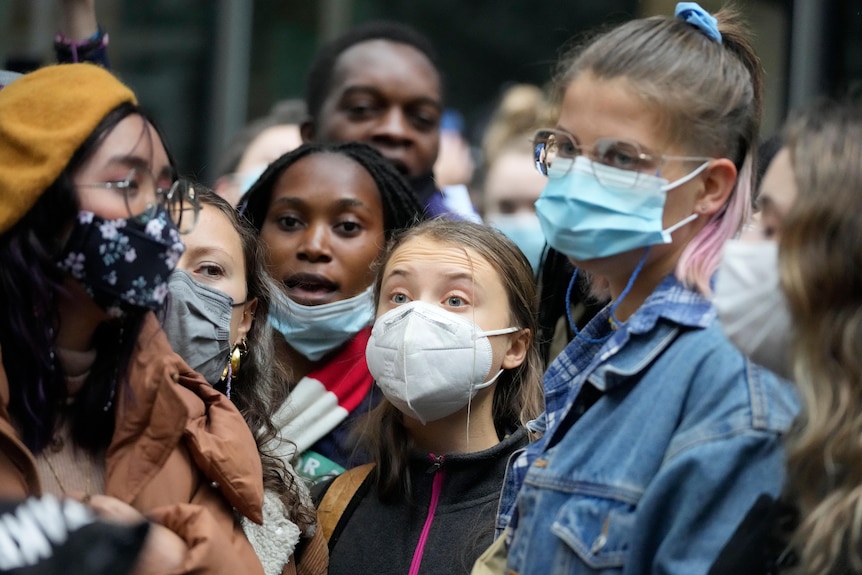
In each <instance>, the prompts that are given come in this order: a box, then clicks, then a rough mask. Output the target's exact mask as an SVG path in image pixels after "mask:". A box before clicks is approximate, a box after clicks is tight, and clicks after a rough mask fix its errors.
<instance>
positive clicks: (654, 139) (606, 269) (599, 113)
mask: <svg viewBox="0 0 862 575" xmlns="http://www.w3.org/2000/svg"><path fill="white" fill-rule="evenodd" d="M557 129H559V130H561V131H564V132H567V133H568V134H570V135H571V136H572V138H573V139H574V141H575V142H576V143H577V144H579V145H580V146H581V147H583V148H585V149H587V150H591V149H592V146H594V145H595V143H596V142H597V141H599V140H602V139H604V140H620V141H625V142H630V143H633V144H637V146H638V147H639V148H640V149H641V151H642V152H643V153H647V154H649V155H651V156H653V157H659V156H690V155H693V154H692V153H690V151H689V150H684V149H680V148H679V147H678V146H674V145H672V144H671V143H670V142H669V139H668V137H667V135H666V133H665V131H664V130H663V129H662V127H661V123H660V118H659V117H658V115H657V114H656V112H655V111H654V110H653V109H651V108H650V107H648V106H647V105H646V104H645V103H644V102H643V101H641V99H640V98H639V97H638V96H637V92H636V91H635V89H634V88H633V87H632V85H631V84H630V83H629V81H628V80H627V79H625V78H615V79H610V80H608V79H600V78H596V77H595V76H593V75H592V74H591V73H589V72H584V73H581V74H579V75H578V76H577V77H576V78H575V79H574V80H573V81H572V82H571V83H570V84H569V85H568V87H567V89H566V91H565V95H564V99H563V104H562V108H561V113H560V119H559V121H558V125H557ZM587 155H588V156H589V154H587ZM697 167H698V166H697V165H694V166H693V165H691V163H684V162H682V161H678V160H668V161H664V162H661V163H660V164H659V165H658V169H659V174H658V175H660V176H661V177H662V178H664V179H666V180H668V181H670V182H674V181H675V180H678V179H679V178H682V177H683V176H686V175H687V174H689V173H690V172H691V171H693V170H694V169H695V168H697ZM650 175H655V170H653V171H652V172H651V173H650ZM702 191H703V183H702V181H701V178H700V177H696V178H694V179H693V180H691V181H689V182H686V183H685V184H682V185H680V186H678V187H675V188H673V189H672V190H670V191H668V192H667V195H666V199H665V205H664V213H663V217H662V227H663V228H668V227H670V226H672V225H674V224H676V223H678V222H680V221H682V220H683V219H685V218H686V217H688V216H690V215H691V214H693V213H696V212H697V211H698V210H697V207H698V198H699V194H700V193H702ZM704 219H705V218H704V217H701V218H699V219H698V220H696V221H695V222H693V223H691V224H689V225H686V226H683V227H682V228H680V229H679V230H677V231H675V232H674V233H673V236H672V237H673V243H672V244H663V245H656V246H653V247H652V249H651V250H650V256H649V259H650V261H656V260H659V259H672V258H675V257H676V256H677V255H678V252H680V251H681V249H682V247H684V245H685V244H687V243H688V240H689V239H691V238H692V237H693V236H694V235H695V233H696V232H697V231H698V230H699V229H700V227H702V225H703V222H700V220H704ZM642 255H643V250H633V251H631V252H625V253H622V254H618V255H614V256H609V257H604V258H597V259H591V260H588V261H587V262H576V264H577V265H578V266H579V267H583V268H584V269H587V270H589V271H591V272H593V273H596V274H599V275H603V276H608V275H612V274H624V275H625V276H626V277H628V275H629V274H630V273H631V270H632V269H634V266H635V265H636V264H637V261H638V260H639V259H640V258H641V257H642ZM648 265H649V264H648Z"/></svg>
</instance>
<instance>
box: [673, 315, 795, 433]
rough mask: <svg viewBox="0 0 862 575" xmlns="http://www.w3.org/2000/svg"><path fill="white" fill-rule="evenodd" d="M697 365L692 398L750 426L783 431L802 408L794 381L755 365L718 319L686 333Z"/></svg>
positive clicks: (743, 424)
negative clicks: (731, 338) (729, 336)
mask: <svg viewBox="0 0 862 575" xmlns="http://www.w3.org/2000/svg"><path fill="white" fill-rule="evenodd" d="M685 341H686V349H685V350H684V354H685V355H686V356H687V357H689V359H690V361H691V362H692V364H693V371H692V372H693V378H692V381H691V389H690V400H691V401H692V402H697V403H700V404H701V405H703V406H708V409H709V411H710V412H712V413H722V414H724V415H723V417H725V418H728V419H733V418H734V417H735V418H736V420H737V421H738V422H739V425H740V426H744V427H747V428H749V429H751V430H760V431H764V432H775V433H784V432H786V431H787V430H788V429H789V428H790V425H791V424H792V422H793V419H794V418H795V417H796V415H797V414H798V412H799V399H798V397H797V395H796V390H795V388H794V387H793V385H792V384H791V383H790V382H788V381H786V380H784V379H781V378H780V377H779V376H777V375H776V374H774V373H772V372H771V371H769V370H767V369H766V368H764V367H762V366H760V365H757V364H755V363H754V362H752V361H751V359H749V358H748V357H747V356H745V354H743V353H742V352H741V351H740V350H739V349H737V348H736V346H734V345H733V343H731V342H730V341H729V340H728V339H727V337H726V336H725V335H724V333H723V332H722V330H721V327H720V326H719V325H718V323H717V322H713V323H712V324H710V325H709V326H707V327H706V328H704V329H701V330H692V331H689V332H687V333H686V334H685Z"/></svg>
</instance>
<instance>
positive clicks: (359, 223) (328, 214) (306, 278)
mask: <svg viewBox="0 0 862 575" xmlns="http://www.w3.org/2000/svg"><path fill="white" fill-rule="evenodd" d="M260 237H261V240H262V241H263V242H264V244H265V245H266V246H267V248H268V258H269V268H270V273H271V274H272V275H273V277H274V278H275V279H276V281H278V282H281V283H283V284H284V287H285V288H286V292H287V295H288V296H289V297H290V298H291V299H292V300H293V301H295V302H297V303H300V304H303V305H320V304H325V303H330V302H334V301H339V300H343V299H347V298H350V297H353V296H355V295H358V294H360V293H362V292H363V291H365V289H367V288H368V286H370V285H371V282H372V281H373V279H374V272H373V271H372V269H371V264H372V263H373V262H374V260H375V259H376V258H377V256H378V255H379V254H380V251H381V249H382V248H383V246H384V242H385V238H384V228H383V204H382V201H381V198H380V192H379V191H378V189H377V185H376V184H375V182H374V179H373V178H372V177H371V175H370V174H369V173H368V172H367V171H365V169H364V168H363V167H362V166H361V165H359V164H358V163H356V162H355V161H353V160H352V159H350V158H348V157H346V156H343V155H341V154H331V153H318V154H312V155H310V156H305V157H304V158H302V159H300V160H297V161H296V162H295V163H294V164H292V165H291V166H290V167H288V168H287V169H286V170H285V171H284V172H283V173H282V174H281V176H279V178H278V180H277V181H276V183H275V186H274V188H273V192H272V198H271V200H270V204H269V208H268V209H267V214H266V219H265V220H264V223H263V226H262V227H261V230H260Z"/></svg>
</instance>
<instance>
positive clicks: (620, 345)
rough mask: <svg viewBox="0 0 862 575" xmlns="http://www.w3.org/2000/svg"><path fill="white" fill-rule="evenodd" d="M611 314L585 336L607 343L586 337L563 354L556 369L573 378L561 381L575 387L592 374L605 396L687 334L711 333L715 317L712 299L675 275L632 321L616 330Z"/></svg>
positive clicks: (604, 314)
mask: <svg viewBox="0 0 862 575" xmlns="http://www.w3.org/2000/svg"><path fill="white" fill-rule="evenodd" d="M610 309H611V306H610V304H609V305H607V306H606V307H605V308H604V309H603V310H602V311H600V312H599V313H598V314H597V316H596V317H595V318H593V320H592V321H590V323H589V324H588V325H587V326H586V327H585V328H584V330H583V332H582V334H583V335H584V336H586V337H587V338H591V339H601V338H604V337H608V336H610V337H608V339H607V340H605V341H604V342H602V343H594V342H590V341H587V340H586V339H585V338H582V337H576V338H575V339H574V340H572V342H571V343H570V344H569V345H568V346H567V347H566V349H565V350H564V351H563V355H564V356H565V359H564V360H563V361H562V362H558V363H559V365H557V366H552V367H556V368H559V369H561V370H563V371H565V372H568V374H567V375H569V376H570V377H563V378H559V379H557V381H560V382H564V381H566V382H571V381H572V379H575V380H577V379H578V377H577V374H579V373H580V374H589V376H588V377H587V378H586V380H587V381H589V382H590V383H591V384H592V385H594V386H595V387H596V388H597V389H599V390H600V391H607V390H608V389H610V388H612V387H613V386H614V385H615V384H616V383H617V382H619V381H623V380H625V378H626V377H628V376H631V375H634V374H636V373H638V372H640V371H641V370H642V369H643V368H644V367H646V366H647V365H649V363H650V362H651V361H652V359H653V358H654V357H656V356H657V355H658V354H660V353H661V352H662V351H663V350H664V349H665V348H666V347H667V346H668V345H670V343H671V342H672V341H673V340H674V339H675V338H676V335H677V334H678V333H679V332H680V330H681V329H692V328H693V329H699V328H705V327H707V326H708V325H709V324H710V323H711V322H712V321H713V319H714V318H715V311H714V309H713V308H712V305H711V304H710V302H709V300H707V299H706V298H705V297H704V296H702V295H701V294H699V293H697V292H695V291H693V290H691V289H689V288H686V287H685V286H684V285H683V284H682V282H680V281H679V280H678V279H677V278H676V276H675V275H673V274H671V275H669V276H667V277H666V278H665V279H664V280H662V282H661V283H660V284H659V285H658V287H657V288H656V289H655V290H653V292H652V293H651V294H650V295H649V297H647V299H646V300H645V301H644V303H643V304H641V306H640V307H639V308H638V309H637V311H636V312H635V313H634V314H633V315H632V316H631V317H630V318H629V320H628V321H626V322H625V323H624V324H622V325H621V326H619V327H618V328H616V329H614V328H612V327H611V320H610ZM644 334H649V338H647V339H646V340H645V342H644V343H645V345H630V344H629V340H632V344H635V343H636V340H637V339H638V337H637V336H640V335H644ZM550 381H552V378H546V380H545V382H546V385H547V384H548V383H550ZM582 383H583V382H582V381H581V382H579V383H578V386H580V385H581V384H582ZM567 385H570V383H568V384H567Z"/></svg>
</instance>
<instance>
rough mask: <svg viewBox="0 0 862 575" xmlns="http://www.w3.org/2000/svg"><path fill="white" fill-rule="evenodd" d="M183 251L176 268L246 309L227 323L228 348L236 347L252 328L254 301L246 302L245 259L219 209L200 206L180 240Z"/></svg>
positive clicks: (236, 310)
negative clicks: (229, 342) (191, 226)
mask: <svg viewBox="0 0 862 575" xmlns="http://www.w3.org/2000/svg"><path fill="white" fill-rule="evenodd" d="M183 243H184V244H185V246H186V251H185V252H184V253H183V255H182V257H181V258H180V261H179V263H178V264H177V268H178V269H181V270H185V271H187V272H188V273H189V274H190V275H191V276H192V277H193V278H194V279H196V280H197V281H199V282H201V283H202V284H205V285H207V286H210V287H212V288H215V289H217V290H219V291H221V292H223V293H225V294H227V295H228V296H230V298H231V299H232V300H233V303H234V304H238V303H240V302H245V305H241V306H237V307H234V308H233V311H232V312H231V320H230V341H231V345H234V344H236V343H238V342H239V341H240V340H241V339H242V338H243V337H244V336H245V334H246V333H248V330H249V329H250V328H251V322H252V318H253V315H252V314H253V313H254V308H255V307H256V305H257V302H256V300H252V301H246V300H247V299H248V286H247V283H246V268H245V257H244V255H243V249H242V241H241V240H240V236H239V233H238V232H237V231H236V228H234V227H233V224H232V223H231V221H230V220H229V219H228V217H227V216H226V215H224V214H223V213H222V212H221V210H220V209H218V208H217V207H215V206H213V205H210V204H201V211H200V214H199V216H198V222H197V224H196V225H195V227H194V229H193V230H192V231H191V232H189V233H188V234H186V235H184V236H183Z"/></svg>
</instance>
